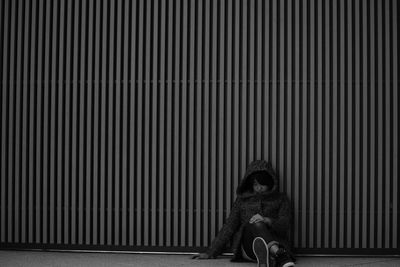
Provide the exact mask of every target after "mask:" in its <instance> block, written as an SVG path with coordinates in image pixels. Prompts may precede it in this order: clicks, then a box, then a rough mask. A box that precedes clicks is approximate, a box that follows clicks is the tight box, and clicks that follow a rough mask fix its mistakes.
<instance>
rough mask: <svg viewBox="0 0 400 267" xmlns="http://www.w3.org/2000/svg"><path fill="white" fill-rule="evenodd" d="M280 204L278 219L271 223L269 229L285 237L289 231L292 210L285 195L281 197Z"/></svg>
mask: <svg viewBox="0 0 400 267" xmlns="http://www.w3.org/2000/svg"><path fill="white" fill-rule="evenodd" d="M280 202H281V203H280V205H279V212H278V218H277V219H275V220H273V221H272V224H271V228H272V230H273V231H275V232H276V233H278V234H281V235H286V234H287V232H288V231H289V230H290V224H291V221H292V209H291V206H290V201H289V198H288V197H287V196H286V195H283V197H282V198H281V201H280Z"/></svg>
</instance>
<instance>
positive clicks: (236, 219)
mask: <svg viewBox="0 0 400 267" xmlns="http://www.w3.org/2000/svg"><path fill="white" fill-rule="evenodd" d="M239 226H240V200H239V199H236V200H235V202H234V204H233V207H232V210H231V213H230V214H229V217H228V218H227V219H226V221H225V224H224V225H223V226H222V228H221V230H220V231H219V232H218V235H217V236H216V237H215V239H214V240H213V241H212V243H211V246H210V247H209V248H208V250H207V251H206V253H207V255H208V256H209V257H210V258H215V257H217V256H218V255H220V254H221V253H222V251H223V249H224V248H225V245H226V244H227V243H228V242H229V241H230V239H231V237H232V236H233V234H234V233H235V232H236V231H237V228H238V227H239Z"/></svg>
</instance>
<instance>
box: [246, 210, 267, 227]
mask: <svg viewBox="0 0 400 267" xmlns="http://www.w3.org/2000/svg"><path fill="white" fill-rule="evenodd" d="M249 222H250V223H258V222H263V223H265V224H266V225H268V226H271V224H272V220H271V218H269V217H263V216H261V215H260V214H258V213H257V214H256V215H254V216H253V217H251V219H250V221H249Z"/></svg>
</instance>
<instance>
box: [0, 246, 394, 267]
mask: <svg viewBox="0 0 400 267" xmlns="http://www.w3.org/2000/svg"><path fill="white" fill-rule="evenodd" d="M0 266H1V267H8V266H21V267H22V266H27V267H28V266H29V267H36V266H38V267H39V266H40V267H42V266H63V267H64V266H78V267H80V266H95V267H102V266H156V267H162V266H163V267H166V266H191V267H201V266H203V267H205V266H207V267H208V266H230V267H232V266H233V267H251V266H253V267H255V266H256V265H255V264H254V263H232V262H230V261H229V257H222V258H218V259H214V260H192V259H191V256H190V255H157V254H126V253H77V252H43V251H7V250H0ZM296 266H299V267H301V266H332V267H338V266H361V267H366V266H371V267H381V266H382V267H383V266H385V267H389V266H392V267H395V266H400V258H360V257H298V262H297V265H296Z"/></svg>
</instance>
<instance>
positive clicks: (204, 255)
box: [192, 253, 210, 260]
mask: <svg viewBox="0 0 400 267" xmlns="http://www.w3.org/2000/svg"><path fill="white" fill-rule="evenodd" d="M192 259H199V260H207V259H210V256H208V254H207V253H199V254H196V255H194V256H193V257H192Z"/></svg>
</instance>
